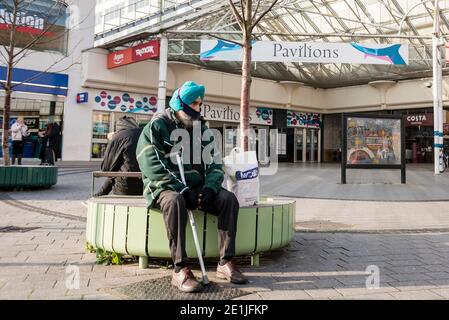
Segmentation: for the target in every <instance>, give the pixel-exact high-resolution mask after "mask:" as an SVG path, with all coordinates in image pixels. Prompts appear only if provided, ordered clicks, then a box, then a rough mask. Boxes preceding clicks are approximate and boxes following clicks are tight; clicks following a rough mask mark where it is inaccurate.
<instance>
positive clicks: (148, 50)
mask: <svg viewBox="0 0 449 320" xmlns="http://www.w3.org/2000/svg"><path fill="white" fill-rule="evenodd" d="M156 57H159V41H157V40H153V41H149V42H146V43H144V44H141V45H138V46H135V47H132V48H128V49H125V50H120V51H116V52H112V53H110V54H109V55H108V69H112V68H116V67H120V66H124V65H127V64H130V63H134V62H138V61H142V60H147V59H151V58H156Z"/></svg>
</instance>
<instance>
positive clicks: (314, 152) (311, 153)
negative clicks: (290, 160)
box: [306, 129, 320, 162]
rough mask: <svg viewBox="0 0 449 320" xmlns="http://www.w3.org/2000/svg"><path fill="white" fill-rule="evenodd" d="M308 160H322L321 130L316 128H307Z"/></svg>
mask: <svg viewBox="0 0 449 320" xmlns="http://www.w3.org/2000/svg"><path fill="white" fill-rule="evenodd" d="M306 135H307V137H306V161H307V162H319V160H320V132H319V130H316V129H307V130H306Z"/></svg>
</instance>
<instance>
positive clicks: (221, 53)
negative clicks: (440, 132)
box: [200, 40, 408, 65]
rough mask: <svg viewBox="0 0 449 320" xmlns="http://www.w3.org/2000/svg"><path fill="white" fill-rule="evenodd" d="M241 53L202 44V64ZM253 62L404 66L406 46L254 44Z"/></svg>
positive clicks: (224, 45)
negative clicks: (203, 61)
mask: <svg viewBox="0 0 449 320" xmlns="http://www.w3.org/2000/svg"><path fill="white" fill-rule="evenodd" d="M242 53H243V50H242V47H241V46H239V45H237V44H234V43H232V42H227V41H223V40H201V52H200V59H201V60H206V61H241V60H242ZM252 61H270V62H306V63H307V62H309V63H353V64H388V65H391V64H393V65H405V64H408V45H407V44H359V43H329V42H280V41H254V42H253V47H252Z"/></svg>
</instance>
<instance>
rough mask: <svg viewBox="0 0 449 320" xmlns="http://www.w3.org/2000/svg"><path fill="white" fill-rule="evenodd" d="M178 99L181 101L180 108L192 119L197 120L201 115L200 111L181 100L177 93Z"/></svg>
mask: <svg viewBox="0 0 449 320" xmlns="http://www.w3.org/2000/svg"><path fill="white" fill-rule="evenodd" d="M178 99H179V101H180V102H181V105H182V110H183V111H184V112H185V113H186V114H187V115H188V116H189V117H190V118H192V120H198V119H199V118H200V117H201V112H198V111H195V110H193V109H192V108H191V107H190V106H189V105H188V104H187V103H184V101H182V100H181V97H180V96H179V95H178Z"/></svg>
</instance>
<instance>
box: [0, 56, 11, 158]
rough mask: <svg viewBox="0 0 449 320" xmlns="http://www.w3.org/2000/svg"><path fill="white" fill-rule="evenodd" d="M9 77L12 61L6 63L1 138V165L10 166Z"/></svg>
mask: <svg viewBox="0 0 449 320" xmlns="http://www.w3.org/2000/svg"><path fill="white" fill-rule="evenodd" d="M11 79H12V63H11V62H10V63H8V70H7V75H6V83H5V105H4V107H3V125H2V129H3V138H2V153H3V165H5V166H10V165H11V162H10V161H9V116H10V113H11V94H12V90H11V86H10V85H11Z"/></svg>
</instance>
